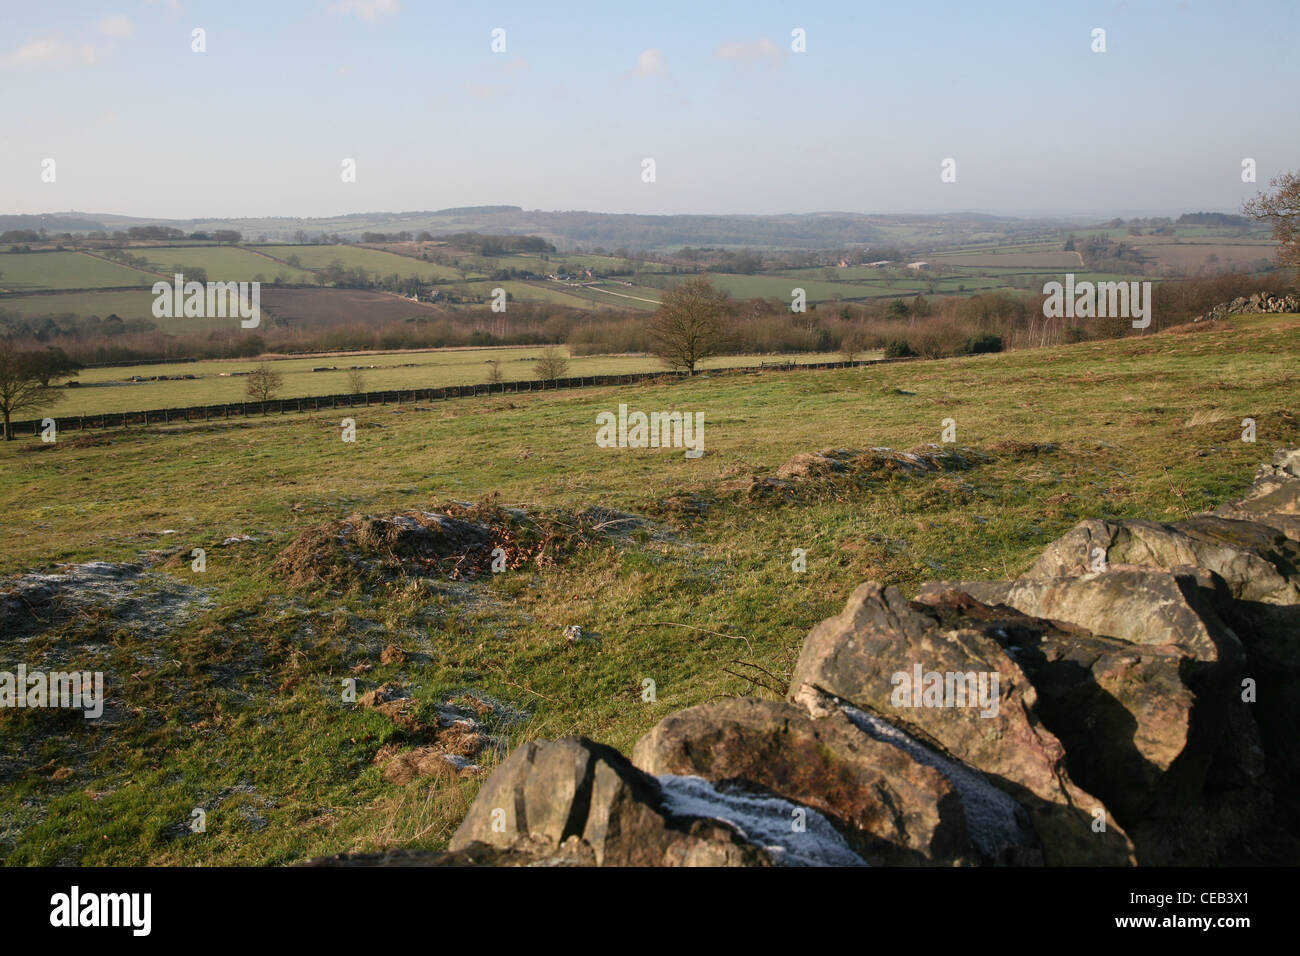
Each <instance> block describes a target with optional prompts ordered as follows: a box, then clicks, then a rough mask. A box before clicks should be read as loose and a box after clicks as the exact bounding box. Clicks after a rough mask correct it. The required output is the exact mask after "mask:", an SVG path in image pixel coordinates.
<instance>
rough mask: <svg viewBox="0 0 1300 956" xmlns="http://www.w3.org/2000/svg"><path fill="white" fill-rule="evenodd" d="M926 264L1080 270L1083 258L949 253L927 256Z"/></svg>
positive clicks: (1057, 253)
mask: <svg viewBox="0 0 1300 956" xmlns="http://www.w3.org/2000/svg"><path fill="white" fill-rule="evenodd" d="M926 261H927V262H931V263H940V264H942V265H948V266H966V267H968V268H973V269H982V268H986V267H990V266H994V267H999V268H1004V269H1082V268H1083V257H1082V256H1080V255H1079V253H1077V252H1061V251H1060V250H1059V249H1058V250H1056V251H1034V252H1025V251H1020V252H1015V251H1008V252H996V253H951V254H944V255H937V256H929V257H927V259H926Z"/></svg>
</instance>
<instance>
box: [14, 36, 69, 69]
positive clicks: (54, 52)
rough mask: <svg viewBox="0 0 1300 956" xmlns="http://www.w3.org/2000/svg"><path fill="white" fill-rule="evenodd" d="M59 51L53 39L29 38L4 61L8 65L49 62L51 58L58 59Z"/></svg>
mask: <svg viewBox="0 0 1300 956" xmlns="http://www.w3.org/2000/svg"><path fill="white" fill-rule="evenodd" d="M59 53H60V50H59V44H58V43H56V42H55V41H54V40H31V41H30V42H28V43H24V44H23V45H22V46H20V47H19V48H18V49H17V50H15V51H14V52H13V53H10V54H9V55H8V56H6V57H5V62H6V63H8V64H9V65H10V66H29V65H31V64H35V63H49V62H50V61H51V60H56V59H58V57H59Z"/></svg>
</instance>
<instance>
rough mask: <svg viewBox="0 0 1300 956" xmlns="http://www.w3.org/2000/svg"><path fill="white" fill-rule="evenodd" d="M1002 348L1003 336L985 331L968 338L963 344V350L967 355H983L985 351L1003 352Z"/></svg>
mask: <svg viewBox="0 0 1300 956" xmlns="http://www.w3.org/2000/svg"><path fill="white" fill-rule="evenodd" d="M1002 348H1003V346H1002V336H1000V335H994V334H993V333H992V332H983V333H981V334H980V335H974V336H971V337H970V338H968V339H967V340H966V344H965V345H963V346H962V352H963V354H965V355H981V354H983V353H985V352H1001V351H1002Z"/></svg>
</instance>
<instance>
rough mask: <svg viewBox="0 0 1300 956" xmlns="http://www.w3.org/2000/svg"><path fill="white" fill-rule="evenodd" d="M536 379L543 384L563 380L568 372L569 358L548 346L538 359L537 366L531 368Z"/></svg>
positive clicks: (553, 347)
mask: <svg viewBox="0 0 1300 956" xmlns="http://www.w3.org/2000/svg"><path fill="white" fill-rule="evenodd" d="M533 369H534V371H535V372H536V373H537V377H538V378H539V379H541V380H542V381H543V382H553V381H555V380H556V379H557V378H564V376H565V375H567V374H568V371H569V357H568V356H567V355H565V354H564V353H563V352H561V351H560V350H559V349H557V348H555V346H548V347H547V348H546V349H545V350H544V351H543V352H542V354H541V357H540V358H538V360H537V364H536V365H535V366H534V367H533Z"/></svg>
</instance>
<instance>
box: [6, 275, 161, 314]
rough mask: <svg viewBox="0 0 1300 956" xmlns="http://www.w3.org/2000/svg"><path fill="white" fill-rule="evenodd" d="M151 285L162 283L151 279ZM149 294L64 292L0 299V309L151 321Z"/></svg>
mask: <svg viewBox="0 0 1300 956" xmlns="http://www.w3.org/2000/svg"><path fill="white" fill-rule="evenodd" d="M151 278H153V280H154V281H155V282H158V281H162V280H161V279H160V277H158V276H152V277H151ZM153 303H154V297H153V293H151V292H150V291H149V289H148V288H146V287H143V286H142V287H141V288H139V289H132V290H131V291H130V292H64V293H55V294H52V295H20V296H5V297H4V298H0V309H5V310H8V311H11V312H17V313H19V314H20V315H61V314H64V313H72V314H74V315H80V316H88V315H97V316H99V317H100V318H101V319H102V318H105V317H107V316H110V315H116V316H118V317H119V318H122V319H149V320H150V321H155V320H154V318H153Z"/></svg>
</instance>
